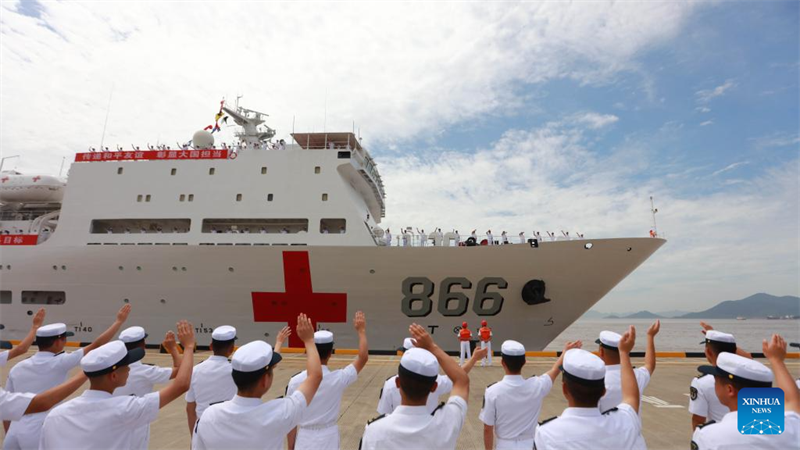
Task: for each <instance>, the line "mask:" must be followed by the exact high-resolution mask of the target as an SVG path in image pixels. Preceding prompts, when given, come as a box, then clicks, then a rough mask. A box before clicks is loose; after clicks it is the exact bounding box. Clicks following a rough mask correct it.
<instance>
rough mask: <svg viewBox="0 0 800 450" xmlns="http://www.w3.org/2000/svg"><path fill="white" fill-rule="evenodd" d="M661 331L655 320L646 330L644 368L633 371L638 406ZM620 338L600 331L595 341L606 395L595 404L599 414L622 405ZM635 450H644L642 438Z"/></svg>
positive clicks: (640, 409)
mask: <svg viewBox="0 0 800 450" xmlns="http://www.w3.org/2000/svg"><path fill="white" fill-rule="evenodd" d="M660 329H661V321H659V320H657V321H655V322H654V323H653V324H652V325H650V328H648V329H647V351H646V352H645V355H644V367H637V368H636V369H634V370H633V374H634V375H635V376H636V384H637V385H638V386H639V404H640V405H641V404H642V396H643V395H644V390H645V388H647V385H648V384H649V383H650V377H651V376H652V375H653V372H655V370H656V344H655V336H656V334H658V331H659V330H660ZM621 337H622V336H620V335H619V334H617V333H614V332H613V331H601V332H600V337H599V338H598V339H597V340H596V341H595V343H597V344H599V349H598V353H599V356H600V359H602V360H603V362H604V363H605V365H606V377H605V383H606V393H605V394H604V395H603V397H602V398H601V399H600V402H599V403H598V404H597V406H598V408H600V412H606V411H608V410H610V409H612V408H614V407H615V406H617V405H619V404H620V403H622V381H621V380H620V365H619V361H620V357H619V349H618V347H619V340H620V338H621ZM639 417H642V408H641V407H639ZM636 448H639V449H646V448H647V445H646V444H645V441H644V437H640V442H639V443H637V445H636Z"/></svg>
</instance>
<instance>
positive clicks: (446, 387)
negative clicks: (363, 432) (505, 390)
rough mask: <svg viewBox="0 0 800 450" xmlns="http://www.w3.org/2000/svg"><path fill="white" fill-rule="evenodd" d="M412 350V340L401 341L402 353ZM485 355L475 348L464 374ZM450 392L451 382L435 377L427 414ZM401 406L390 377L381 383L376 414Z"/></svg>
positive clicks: (481, 350)
mask: <svg viewBox="0 0 800 450" xmlns="http://www.w3.org/2000/svg"><path fill="white" fill-rule="evenodd" d="M412 348H414V341H413V339H411V338H405V340H403V349H404V351H408V350H410V349H412ZM487 353H488V350H487V349H477V348H476V349H475V353H473V354H472V357H471V358H470V359H468V360H467V362H465V363H464V364H463V365H462V366H461V368H462V369H464V372H466V373H468V374H469V372H470V371H471V370H472V368H473V367H475V364H477V363H478V361H481V360H483V359H484V358H485V357H486V354H487ZM452 390H453V382H452V381H450V378H448V377H447V375H441V374H440V375H438V376H437V377H436V389H435V390H434V391H433V392H432V393H431V394H430V395H428V402H427V403H426V404H425V407H426V408H427V409H428V412H431V413H432V412H433V411H435V410H436V406H437V405H438V404H439V398H440V397H441V396H442V395H446V394H449V393H450V391H452ZM401 404H402V397H401V395H400V387H399V386H398V385H397V375H392V376H391V377H389V378H387V379H386V381H385V382H384V383H383V388H381V393H380V396H379V398H378V414H391V413H393V412H394V410H395V409H397V407H398V406H400V405H401Z"/></svg>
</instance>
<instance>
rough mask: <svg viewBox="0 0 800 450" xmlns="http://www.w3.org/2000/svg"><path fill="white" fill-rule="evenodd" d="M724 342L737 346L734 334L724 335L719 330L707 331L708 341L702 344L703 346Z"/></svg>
mask: <svg viewBox="0 0 800 450" xmlns="http://www.w3.org/2000/svg"><path fill="white" fill-rule="evenodd" d="M711 341H714V342H722V343H724V344H735V343H736V339H735V338H734V337H733V335H732V334H728V333H723V332H721V331H717V330H708V331H706V339H705V340H704V341H703V342H701V344H707V343H708V342H711Z"/></svg>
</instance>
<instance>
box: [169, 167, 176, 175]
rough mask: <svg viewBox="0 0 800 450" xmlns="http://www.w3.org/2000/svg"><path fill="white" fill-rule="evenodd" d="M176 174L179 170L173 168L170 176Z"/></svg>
mask: <svg viewBox="0 0 800 450" xmlns="http://www.w3.org/2000/svg"><path fill="white" fill-rule="evenodd" d="M176 173H178V169H175V168H173V169H172V170H171V171H170V172H169V174H170V175H175V174H176Z"/></svg>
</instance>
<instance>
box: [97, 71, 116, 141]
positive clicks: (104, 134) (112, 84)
mask: <svg viewBox="0 0 800 450" xmlns="http://www.w3.org/2000/svg"><path fill="white" fill-rule="evenodd" d="M112 95H114V83H111V92H109V93H108V106H107V107H106V120H105V122H103V135H102V136H101V137H100V151H103V148H104V147H103V142H104V141H105V140H106V125H108V114H109V113H110V112H111V96H112Z"/></svg>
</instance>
